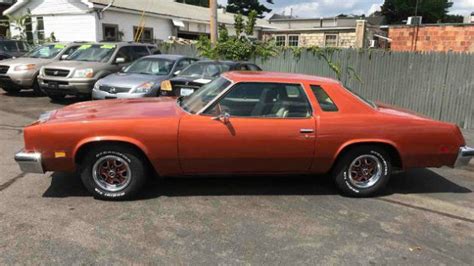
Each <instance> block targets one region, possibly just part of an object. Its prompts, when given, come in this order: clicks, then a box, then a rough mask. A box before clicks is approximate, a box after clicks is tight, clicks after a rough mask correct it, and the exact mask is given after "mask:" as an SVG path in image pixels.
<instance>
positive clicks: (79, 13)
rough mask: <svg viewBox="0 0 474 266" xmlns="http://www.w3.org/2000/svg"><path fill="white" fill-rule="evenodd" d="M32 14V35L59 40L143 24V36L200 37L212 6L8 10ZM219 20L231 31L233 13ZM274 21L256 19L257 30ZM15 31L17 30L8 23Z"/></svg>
mask: <svg viewBox="0 0 474 266" xmlns="http://www.w3.org/2000/svg"><path fill="white" fill-rule="evenodd" d="M26 13H30V14H31V26H29V27H27V36H28V39H30V40H35V41H37V40H41V39H44V38H48V37H49V36H51V33H54V36H55V37H56V40H58V41H119V40H123V41H133V40H134V36H136V35H135V34H136V31H137V29H139V27H140V26H143V32H142V34H141V41H144V42H151V41H154V40H167V39H168V38H169V37H170V36H176V37H182V38H186V39H196V38H197V37H198V36H199V35H200V34H207V33H209V9H208V8H204V7H198V6H192V5H186V4H181V3H177V2H175V1H174V0H18V1H17V2H16V3H15V4H14V5H12V6H11V7H10V8H8V9H7V10H5V11H4V14H5V15H12V16H20V15H23V14H26ZM218 21H219V23H223V24H226V25H227V26H228V28H229V31H230V32H231V33H232V31H233V29H232V25H233V22H234V14H231V13H226V12H224V11H222V10H219V12H218ZM265 27H270V26H269V24H268V22H267V21H265V20H258V21H257V26H256V31H255V36H256V37H260V35H261V34H260V31H261V29H262V28H265ZM10 31H11V35H12V36H15V35H17V34H18V32H15V29H14V28H13V27H12V26H11V27H10Z"/></svg>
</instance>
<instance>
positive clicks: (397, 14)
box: [381, 0, 453, 24]
mask: <svg viewBox="0 0 474 266" xmlns="http://www.w3.org/2000/svg"><path fill="white" fill-rule="evenodd" d="M417 2H418V8H417V7H416V6H417V4H416V3H417ZM451 6H453V3H452V2H450V1H449V0H385V2H384V3H383V5H382V12H381V13H382V15H384V16H385V18H386V20H387V23H388V24H401V23H403V21H404V20H406V19H407V18H408V17H409V16H414V15H415V13H416V15H418V16H422V17H423V23H438V22H442V21H445V20H446V19H447V14H448V9H449V8H450V7H451Z"/></svg>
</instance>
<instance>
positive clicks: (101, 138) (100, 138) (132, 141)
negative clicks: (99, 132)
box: [72, 136, 150, 158]
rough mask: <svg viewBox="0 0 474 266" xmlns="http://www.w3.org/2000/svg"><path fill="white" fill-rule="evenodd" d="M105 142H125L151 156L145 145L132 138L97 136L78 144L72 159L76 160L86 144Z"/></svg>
mask: <svg viewBox="0 0 474 266" xmlns="http://www.w3.org/2000/svg"><path fill="white" fill-rule="evenodd" d="M103 141H119V142H125V143H130V144H133V145H135V146H136V147H138V148H139V149H140V150H142V151H143V153H144V154H145V155H146V156H147V157H148V158H150V157H149V155H150V153H149V151H148V149H147V148H146V146H145V145H143V143H142V142H141V141H139V140H137V139H134V138H130V137H124V136H95V137H90V138H85V139H82V140H81V141H80V142H78V143H77V144H76V146H75V147H74V149H73V152H72V158H76V154H77V151H78V150H79V149H80V148H81V147H83V146H84V145H86V144H89V143H93V142H103Z"/></svg>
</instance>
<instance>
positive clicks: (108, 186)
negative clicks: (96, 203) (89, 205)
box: [81, 145, 147, 200]
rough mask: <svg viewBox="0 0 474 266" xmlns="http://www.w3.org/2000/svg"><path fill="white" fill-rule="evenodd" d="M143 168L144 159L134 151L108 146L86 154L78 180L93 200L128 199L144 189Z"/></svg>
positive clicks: (144, 174)
mask: <svg viewBox="0 0 474 266" xmlns="http://www.w3.org/2000/svg"><path fill="white" fill-rule="evenodd" d="M146 169H147V168H146V163H145V159H144V158H143V156H141V155H140V153H138V152H137V151H135V150H134V149H131V148H129V147H126V146H121V145H107V146H102V147H98V148H95V149H92V150H91V151H89V152H88V153H87V154H86V155H85V157H84V160H83V162H82V167H81V179H82V182H83V183H84V185H85V186H86V188H87V189H88V190H89V191H90V192H91V193H92V194H93V195H94V197H96V198H100V199H113V200H120V199H129V198H131V197H132V196H133V195H135V194H136V193H137V192H138V191H139V189H140V188H141V187H142V186H143V184H144V182H145V180H146V172H147V171H146Z"/></svg>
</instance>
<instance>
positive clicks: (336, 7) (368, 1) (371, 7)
mask: <svg viewBox="0 0 474 266" xmlns="http://www.w3.org/2000/svg"><path fill="white" fill-rule="evenodd" d="M424 1H430V0H424ZM218 2H219V4H222V5H225V4H226V3H227V0H218ZM260 2H261V3H265V0H260ZM273 2H274V4H273V5H267V6H268V7H269V8H271V9H272V13H273V12H274V13H278V14H281V13H283V12H285V14H286V15H289V14H290V12H291V10H293V15H296V16H298V17H330V16H336V15H339V14H341V13H344V14H356V15H360V14H365V15H370V14H371V13H373V12H374V11H377V10H379V9H380V6H381V5H382V4H383V2H384V1H383V0H273ZM452 2H453V3H454V5H453V6H452V7H451V9H450V12H449V13H450V14H459V15H468V14H470V13H471V12H473V11H474V0H452Z"/></svg>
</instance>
